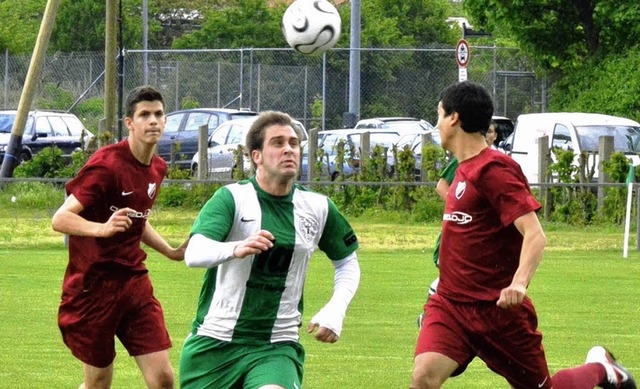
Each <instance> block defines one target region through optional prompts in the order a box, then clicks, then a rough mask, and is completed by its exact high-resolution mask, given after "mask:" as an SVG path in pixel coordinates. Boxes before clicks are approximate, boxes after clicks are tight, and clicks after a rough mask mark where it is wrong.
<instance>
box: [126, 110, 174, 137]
mask: <svg viewBox="0 0 640 389" xmlns="http://www.w3.org/2000/svg"><path fill="white" fill-rule="evenodd" d="M124 122H125V125H126V126H127V128H128V129H129V138H130V139H131V141H133V142H140V143H145V144H152V145H155V144H157V143H158V142H159V141H160V138H161V137H162V133H163V132H164V126H165V124H166V123H167V117H166V116H165V114H164V106H163V105H162V102H160V101H141V102H139V103H138V104H136V110H135V113H134V114H133V118H129V117H127V118H125V120H124Z"/></svg>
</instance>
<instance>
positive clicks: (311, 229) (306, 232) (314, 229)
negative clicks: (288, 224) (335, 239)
mask: <svg viewBox="0 0 640 389" xmlns="http://www.w3.org/2000/svg"><path fill="white" fill-rule="evenodd" d="M298 231H299V232H300V234H301V235H302V238H303V239H304V240H305V241H306V242H311V241H312V240H313V237H314V236H316V235H318V223H317V222H316V221H315V220H313V219H307V218H304V217H303V218H300V222H299V223H298Z"/></svg>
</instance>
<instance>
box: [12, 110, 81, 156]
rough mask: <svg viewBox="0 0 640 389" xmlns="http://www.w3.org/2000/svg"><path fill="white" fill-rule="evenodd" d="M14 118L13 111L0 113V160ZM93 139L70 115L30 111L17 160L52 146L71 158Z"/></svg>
mask: <svg viewBox="0 0 640 389" xmlns="http://www.w3.org/2000/svg"><path fill="white" fill-rule="evenodd" d="M17 115H18V111H16V110H5V111H0V161H2V160H3V159H4V155H5V153H6V149H7V146H8V144H9V138H10V137H11V130H12V129H13V123H14V122H15V121H16V116H17ZM92 138H93V134H92V133H91V132H89V131H88V130H87V129H86V128H85V127H84V124H82V122H81V121H80V119H78V117H77V116H76V115H74V114H72V113H68V112H56V111H40V110H36V111H31V112H29V114H28V116H27V122H26V124H25V127H24V134H23V135H22V146H21V147H22V148H21V150H20V154H19V155H18V156H16V157H17V158H18V160H19V161H20V162H21V163H22V162H25V161H28V160H30V159H31V158H33V156H34V155H36V154H37V153H38V152H40V151H42V149H44V148H45V147H51V146H56V147H58V148H60V149H61V150H62V153H63V156H65V157H70V156H71V154H72V153H73V152H74V151H78V150H84V149H86V147H87V146H88V144H89V142H90V141H91V139H92Z"/></svg>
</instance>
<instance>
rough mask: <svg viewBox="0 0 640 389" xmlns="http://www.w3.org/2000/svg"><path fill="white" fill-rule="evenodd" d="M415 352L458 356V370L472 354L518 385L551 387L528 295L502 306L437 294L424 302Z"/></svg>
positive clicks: (458, 372)
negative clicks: (519, 302) (515, 303)
mask: <svg viewBox="0 0 640 389" xmlns="http://www.w3.org/2000/svg"><path fill="white" fill-rule="evenodd" d="M425 312H426V317H425V319H424V322H423V325H422V329H421V330H420V335H419V336H418V342H417V345H416V355H419V354H422V353H424V352H428V351H429V352H436V353H439V354H443V355H446V356H448V357H449V358H451V359H453V360H454V361H456V362H457V363H458V364H459V365H460V367H459V368H458V369H457V370H456V371H455V372H454V373H453V375H459V374H461V373H462V372H463V371H464V370H465V369H466V368H467V365H469V363H470V362H471V361H472V360H473V358H474V357H476V356H477V357H479V358H480V359H482V360H483V361H484V362H485V363H486V364H487V366H488V367H489V368H490V369H491V370H493V371H494V372H496V373H498V374H500V375H501V376H503V377H505V378H506V379H507V381H508V382H509V384H511V386H513V387H514V388H516V389H519V388H545V389H549V388H551V377H550V376H549V368H548V367H547V361H546V359H545V356H544V349H543V347H542V334H541V333H540V332H539V331H538V330H537V327H538V318H537V315H536V311H535V308H534V307H533V304H532V303H531V300H530V299H529V298H525V300H524V302H523V303H522V305H520V306H519V307H516V308H512V309H508V310H505V309H502V308H499V307H498V306H496V304H495V302H477V303H458V302H454V301H451V300H447V299H446V298H443V297H442V296H440V295H439V294H438V293H436V294H435V295H433V296H431V297H430V298H429V301H428V303H427V304H426V305H425Z"/></svg>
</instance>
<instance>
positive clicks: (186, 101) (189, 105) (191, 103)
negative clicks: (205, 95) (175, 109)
mask: <svg viewBox="0 0 640 389" xmlns="http://www.w3.org/2000/svg"><path fill="white" fill-rule="evenodd" d="M180 108H181V109H194V108H200V102H199V101H198V99H197V98H195V97H193V96H185V97H183V98H182V103H181V104H180Z"/></svg>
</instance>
